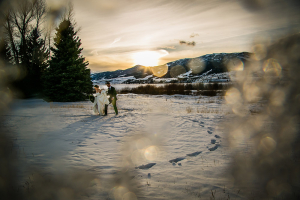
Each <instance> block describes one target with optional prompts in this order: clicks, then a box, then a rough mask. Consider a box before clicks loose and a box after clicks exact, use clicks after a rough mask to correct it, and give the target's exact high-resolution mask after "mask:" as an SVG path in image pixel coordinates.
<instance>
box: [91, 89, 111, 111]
mask: <svg viewBox="0 0 300 200" xmlns="http://www.w3.org/2000/svg"><path fill="white" fill-rule="evenodd" d="M105 104H109V101H108V98H107V95H106V92H105V91H104V90H101V93H96V95H95V101H94V107H93V111H94V113H95V114H98V113H99V114H100V115H104V114H105V113H104V109H105Z"/></svg>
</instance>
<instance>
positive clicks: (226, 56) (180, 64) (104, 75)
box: [91, 52, 251, 81]
mask: <svg viewBox="0 0 300 200" xmlns="http://www.w3.org/2000/svg"><path fill="white" fill-rule="evenodd" d="M250 57H251V53H249V52H240V53H213V54H206V55H203V56H200V57H197V58H184V59H180V60H176V61H173V62H169V63H167V64H166V67H168V70H167V73H166V74H165V75H163V76H162V77H161V78H175V77H178V76H180V75H181V74H186V73H187V72H189V71H191V72H192V73H190V74H189V76H198V75H201V74H203V73H207V72H209V73H222V72H227V71H228V70H227V66H226V64H227V63H228V62H229V61H230V60H234V59H238V60H240V61H242V62H243V63H244V62H246V61H247V60H249V59H250ZM193 62H194V63H193ZM195 62H196V64H195ZM193 65H194V66H196V65H197V67H198V69H196V68H193ZM199 66H201V67H199ZM199 68H201V69H199ZM149 75H153V76H154V77H155V73H154V74H153V70H152V68H150V67H144V66H141V65H136V66H134V67H132V68H129V69H126V70H116V71H110V72H101V73H95V74H92V75H91V77H92V80H94V81H96V80H101V79H102V80H103V79H114V78H118V77H134V78H136V79H139V78H145V77H147V76H149Z"/></svg>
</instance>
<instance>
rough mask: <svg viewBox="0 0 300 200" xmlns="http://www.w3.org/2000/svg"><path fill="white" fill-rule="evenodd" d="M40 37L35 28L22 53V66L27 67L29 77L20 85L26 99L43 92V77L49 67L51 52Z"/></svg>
mask: <svg viewBox="0 0 300 200" xmlns="http://www.w3.org/2000/svg"><path fill="white" fill-rule="evenodd" d="M40 36H41V34H40V32H39V30H38V29H37V28H34V29H33V30H32V31H31V33H30V34H29V35H28V37H27V38H26V48H21V49H23V50H22V52H20V55H22V56H21V61H22V65H23V67H25V69H26V71H27V75H26V77H25V78H24V79H23V80H21V81H20V82H19V83H18V85H19V88H20V89H21V90H22V91H23V93H24V95H25V97H29V96H31V95H33V94H37V93H40V92H41V91H42V78H41V77H42V74H43V72H44V71H45V69H46V68H47V66H48V62H47V58H48V56H49V50H48V49H47V48H46V46H45V41H44V40H43V39H42V38H40Z"/></svg>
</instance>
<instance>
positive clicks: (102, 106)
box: [93, 81, 118, 115]
mask: <svg viewBox="0 0 300 200" xmlns="http://www.w3.org/2000/svg"><path fill="white" fill-rule="evenodd" d="M105 84H106V86H107V87H108V90H107V92H105V90H104V89H102V90H101V89H100V88H99V86H98V85H95V86H94V88H95V90H96V96H95V100H94V107H93V111H94V113H97V114H98V113H99V114H100V115H107V107H108V104H110V103H111V104H112V105H113V107H114V110H115V113H116V115H117V114H118V108H117V100H118V99H117V92H116V89H115V88H114V87H112V86H111V85H110V82H108V81H106V83H105ZM107 95H109V97H107Z"/></svg>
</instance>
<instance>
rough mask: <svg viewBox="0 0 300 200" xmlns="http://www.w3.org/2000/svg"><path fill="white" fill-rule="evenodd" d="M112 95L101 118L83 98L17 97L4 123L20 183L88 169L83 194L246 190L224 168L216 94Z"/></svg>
mask: <svg viewBox="0 0 300 200" xmlns="http://www.w3.org/2000/svg"><path fill="white" fill-rule="evenodd" d="M118 99H119V100H118V102H117V103H118V108H119V115H118V116H115V114H114V111H113V108H112V106H109V111H108V113H109V114H108V116H97V115H93V113H92V103H91V102H88V101H85V102H74V103H55V102H54V103H47V102H45V101H43V100H40V99H31V100H16V101H15V102H14V103H13V106H12V111H11V112H10V113H8V114H7V115H6V119H7V120H6V122H5V123H6V125H7V127H9V128H10V130H11V131H12V133H13V135H14V138H15V143H16V144H17V148H18V152H19V157H20V162H21V164H20V165H21V166H22V168H21V169H20V170H21V172H20V175H19V176H20V177H22V179H21V180H22V181H21V183H20V185H22V183H24V182H26V181H28V182H29V183H28V184H29V185H30V184H32V185H33V186H34V184H35V183H34V181H32V179H34V178H33V177H34V176H35V174H36V173H39V172H43V173H44V174H48V175H49V174H50V178H51V176H53V177H54V176H55V175H57V174H68V173H70V171H71V170H74V169H76V170H81V171H82V170H83V171H85V172H90V173H92V174H93V178H92V179H91V183H90V182H89V183H88V185H89V186H90V187H91V188H92V189H93V190H89V192H86V193H85V194H84V195H83V196H82V198H83V199H85V198H87V199H147V200H148V199H149V200H150V199H180V200H182V199H210V198H212V199H229V198H230V199H245V195H246V193H247V192H250V190H248V189H245V188H240V187H239V186H234V184H233V181H232V179H230V176H229V172H228V170H229V165H230V161H231V154H230V150H229V148H228V146H227V144H226V142H225V139H224V132H223V123H224V122H226V121H227V117H230V115H231V112H230V111H229V109H228V107H227V106H226V104H225V103H224V99H223V98H222V97H199V96H182V95H173V96H168V95H165V96H164V95H163V96H148V95H135V94H126V95H118ZM246 146H247V144H244V149H245V151H246ZM62 177H63V176H62ZM76 180H77V179H76ZM28 187H29V186H28ZM29 191H30V187H29Z"/></svg>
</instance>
